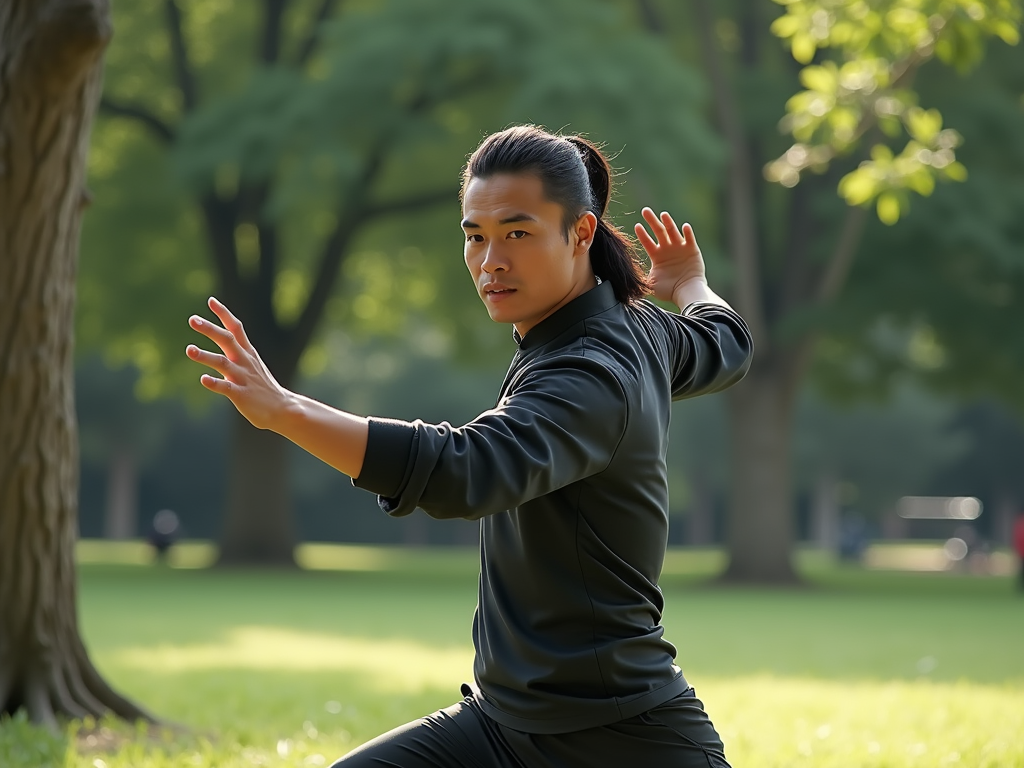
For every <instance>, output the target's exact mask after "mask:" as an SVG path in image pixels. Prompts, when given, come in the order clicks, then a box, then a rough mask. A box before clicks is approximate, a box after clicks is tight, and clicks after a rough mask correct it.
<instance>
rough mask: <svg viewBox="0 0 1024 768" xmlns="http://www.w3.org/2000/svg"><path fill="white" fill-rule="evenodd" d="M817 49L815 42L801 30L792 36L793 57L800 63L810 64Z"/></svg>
mask: <svg viewBox="0 0 1024 768" xmlns="http://www.w3.org/2000/svg"><path fill="white" fill-rule="evenodd" d="M817 50H818V45H817V43H815V41H814V38H813V37H811V36H810V35H808V34H807V33H805V32H801V33H799V34H796V35H794V36H793V58H794V59H796V60H797V61H799V62H800V63H801V64H810V63H811V59H813V58H814V53H815V51H817Z"/></svg>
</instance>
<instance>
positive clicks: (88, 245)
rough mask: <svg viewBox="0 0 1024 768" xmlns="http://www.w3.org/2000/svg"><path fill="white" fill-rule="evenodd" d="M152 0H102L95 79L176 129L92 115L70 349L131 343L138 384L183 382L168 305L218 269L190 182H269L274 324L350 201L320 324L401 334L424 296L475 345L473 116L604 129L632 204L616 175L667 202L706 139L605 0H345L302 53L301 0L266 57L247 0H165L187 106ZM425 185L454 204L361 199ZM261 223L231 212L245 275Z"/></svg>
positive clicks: (677, 88) (291, 306)
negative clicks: (182, 51) (399, 207)
mask: <svg viewBox="0 0 1024 768" xmlns="http://www.w3.org/2000/svg"><path fill="white" fill-rule="evenodd" d="M156 5H157V4H155V3H153V2H151V0H124V2H121V3H118V4H116V5H115V8H114V10H115V14H116V19H115V21H116V28H117V31H118V32H117V35H116V36H115V40H114V43H113V45H112V47H111V52H110V56H109V66H108V73H107V79H106V92H107V94H108V95H109V96H110V97H111V98H112V99H114V100H116V101H119V102H120V101H127V102H131V103H136V104H141V105H142V106H144V107H145V108H146V109H148V110H149V111H150V112H152V113H153V114H155V115H156V116H157V117H159V118H160V119H162V120H164V121H165V122H166V123H167V124H168V125H169V126H171V127H172V128H173V129H174V131H175V139H174V141H173V142H172V144H171V145H170V146H169V147H165V146H160V145H159V144H158V143H157V142H155V141H154V140H153V138H152V137H151V136H150V135H147V133H146V132H145V128H144V127H143V126H142V125H141V124H139V123H134V124H132V123H127V122H125V120H124V118H121V117H113V118H111V117H104V118H102V119H101V120H100V121H99V122H98V125H97V129H96V132H95V136H94V141H93V157H92V159H91V161H90V185H91V187H92V188H93V190H94V193H95V198H96V204H95V206H94V208H93V210H92V211H91V212H90V214H89V216H88V218H87V222H86V229H85V233H84V241H83V255H82V277H81V281H82V283H81V284H82V291H81V302H80V309H79V317H78V324H79V341H80V344H81V346H82V348H83V349H96V348H99V349H102V350H104V351H105V352H106V353H107V354H108V356H109V357H110V358H111V359H112V360H116V361H130V362H133V363H134V364H135V365H136V366H137V367H139V368H140V370H141V371H142V374H143V375H142V379H141V380H140V384H139V391H140V393H141V394H143V395H145V396H149V397H153V396H158V395H167V394H171V393H180V392H188V393H191V394H193V395H195V394H196V393H197V392H199V389H198V388H197V387H196V386H195V376H197V375H198V374H197V372H196V370H195V366H194V364H193V363H191V362H189V361H188V360H186V359H185V357H184V355H183V354H181V353H180V350H181V349H182V348H183V347H184V346H185V344H187V343H188V342H189V341H193V340H194V339H193V338H191V334H190V331H189V329H188V328H187V326H186V324H185V319H186V318H187V317H188V315H189V314H191V313H192V312H196V311H202V306H203V305H202V302H203V299H204V298H205V296H207V295H209V293H211V292H213V291H214V290H216V289H217V286H218V285H219V283H220V280H219V278H218V277H217V272H216V270H215V269H214V267H213V265H212V263H211V259H210V254H211V250H210V246H209V243H208V234H207V232H206V228H205V224H204V222H203V219H202V217H201V215H200V214H199V211H198V209H197V205H196V203H197V200H198V199H200V198H201V197H202V196H203V195H206V194H210V193H212V194H213V195H214V196H215V197H216V198H218V199H221V200H228V199H230V198H232V196H234V195H236V194H237V192H238V191H239V189H242V188H244V187H245V185H246V184H252V183H265V184H268V185H269V197H268V199H267V200H266V201H265V202H264V204H263V205H262V207H261V208H260V210H259V215H260V216H261V217H262V219H264V220H265V221H267V222H270V223H271V224H272V225H273V226H275V227H277V230H278V232H279V235H280V237H279V241H280V248H279V250H280V255H279V258H278V264H277V265H276V270H275V275H274V278H273V306H274V312H275V319H276V321H277V322H278V323H279V324H280V325H281V326H282V327H283V328H288V327H290V326H291V325H292V324H293V323H294V322H295V320H296V319H297V317H298V316H299V314H300V312H301V310H302V308H303V307H304V306H305V302H306V300H307V299H308V297H309V295H310V292H311V290H312V287H313V283H314V281H315V279H316V278H315V273H314V267H315V264H316V262H317V259H318V257H319V254H320V253H321V251H322V248H323V244H324V242H325V241H326V240H327V239H328V238H329V237H330V235H331V233H332V232H333V231H334V230H335V227H336V226H338V224H339V222H341V221H342V220H343V219H344V218H345V217H346V216H350V215H354V216H356V218H357V221H358V222H359V228H358V232H357V233H356V236H355V238H354V239H353V241H352V242H351V243H350V244H349V247H348V250H347V256H346V257H345V265H344V268H343V272H342V278H341V280H340V281H339V283H341V284H340V285H339V286H338V290H337V291H336V293H335V294H334V297H333V299H332V300H331V302H330V303H329V305H328V308H327V311H326V322H327V324H328V325H330V326H339V325H340V326H344V327H346V328H349V329H350V330H353V331H356V332H362V331H366V330H370V329H372V330H373V331H374V332H377V333H403V332H406V330H407V329H408V327H409V324H410V323H414V322H417V321H418V320H419V319H422V318H423V317H430V318H431V322H436V323H438V324H439V325H441V327H442V329H443V331H444V332H445V333H447V334H448V335H449V337H450V342H451V343H452V346H454V347H456V348H458V349H460V350H465V351H466V354H467V356H472V355H473V354H474V350H480V349H481V348H484V349H486V348H488V347H490V346H493V343H492V340H493V338H494V336H493V335H491V334H484V335H483V338H482V339H478V338H477V334H476V333H475V332H470V331H468V329H467V322H466V318H467V317H469V316H470V313H473V315H472V316H473V318H474V321H475V323H477V324H483V323H486V322H487V321H486V319H485V318H484V317H483V316H482V315H481V314H480V313H479V312H478V311H476V310H479V307H478V306H477V301H478V300H477V298H476V296H475V294H473V293H472V292H471V291H461V292H459V291H455V292H450V291H449V286H450V285H451V284H452V283H453V282H454V281H455V280H456V279H461V280H462V281H463V282H465V277H464V275H463V274H462V272H463V271H464V267H460V266H459V265H460V264H461V256H460V255H459V252H460V250H461V240H460V239H459V237H458V227H457V220H458V214H457V210H456V206H457V195H456V191H457V187H458V172H459V170H460V168H461V166H462V164H463V162H464V160H465V157H466V155H467V153H468V152H469V151H471V150H472V149H473V148H474V146H475V145H476V144H477V142H478V141H479V140H480V138H481V137H482V136H483V135H484V134H485V133H487V132H489V131H492V130H495V129H498V128H501V127H503V126H505V125H508V124H510V123H514V122H515V123H518V122H535V123H540V124H544V125H546V126H548V127H551V128H554V129H558V128H564V129H566V130H569V131H577V132H584V133H587V134H589V135H590V136H591V137H593V138H594V139H596V140H599V141H604V142H606V144H607V145H608V148H609V150H610V151H611V152H612V153H613V154H618V157H617V160H616V163H617V165H619V166H620V167H621V168H623V169H624V170H628V171H629V179H630V186H631V187H633V188H634V189H633V190H627V195H625V196H623V197H622V198H621V200H622V202H623V203H624V204H626V205H629V206H631V207H633V206H634V205H635V207H639V204H640V203H635V198H634V197H632V196H629V193H630V192H631V191H632V192H633V193H636V192H642V193H643V199H642V204H648V203H654V204H656V205H664V206H665V207H668V206H669V205H670V204H671V203H672V202H673V201H676V200H680V199H682V198H683V197H684V196H685V195H686V194H688V192H689V191H690V190H692V188H693V186H694V180H695V179H696V178H697V177H699V176H701V175H706V174H708V173H709V171H710V170H711V169H713V168H714V167H715V164H716V163H717V161H718V159H719V158H720V156H721V152H720V149H719V146H718V142H717V140H716V138H715V137H714V136H713V135H712V133H711V132H710V131H709V130H708V128H707V125H706V123H705V122H704V119H703V117H702V115H701V100H702V98H703V96H702V92H701V87H700V81H699V79H698V77H697V76H696V75H695V74H694V73H693V71H692V70H690V69H689V68H688V67H686V66H685V65H683V64H681V63H679V62H678V61H677V60H675V59H674V58H673V57H672V56H671V54H670V53H669V51H668V50H667V49H666V47H665V46H664V45H662V44H661V43H660V42H659V41H657V40H654V39H652V38H650V37H649V36H646V35H645V34H644V33H643V32H642V31H641V30H640V29H638V28H637V27H636V26H635V25H634V24H633V23H632V22H631V21H630V20H629V19H628V18H627V17H626V16H624V15H623V14H621V13H620V11H619V9H618V8H617V7H616V5H615V4H613V3H610V2H598V3H591V2H586V3H584V2H582V0H552V1H543V2H542V0H523V2H517V3H506V2H499V1H498V0H487V1H486V2H479V1H478V0H457V1H448V2H441V0H431V2H419V1H418V0H417V1H414V0H387V2H380V3H369V2H366V3H345V4H342V5H341V6H340V12H339V15H338V16H337V17H336V18H333V19H331V20H330V21H329V22H328V23H327V24H326V25H325V26H324V27H323V29H322V30H321V43H320V47H319V53H318V55H316V56H314V57H313V58H312V59H311V60H310V61H309V63H308V64H306V65H301V66H300V65H297V64H295V63H294V56H292V53H293V52H294V50H295V48H296V46H297V44H298V43H297V40H298V39H299V38H300V37H301V32H302V27H303V25H304V24H306V23H307V22H308V21H309V17H310V14H311V12H312V5H313V4H311V3H297V4H295V6H294V8H293V9H292V10H293V12H290V13H289V14H288V15H287V16H286V19H287V21H286V26H287V29H286V30H285V34H284V44H285V49H286V54H287V55H285V56H283V57H282V58H281V60H280V61H278V62H277V63H275V64H273V65H269V66H268V65H261V64H259V63H258V62H257V61H256V60H255V57H254V56H252V54H251V51H252V49H253V48H254V47H255V44H254V39H255V38H256V37H257V34H258V31H259V30H258V25H259V22H260V20H259V19H258V18H257V17H258V14H257V13H256V12H255V7H250V6H238V7H235V6H231V5H228V4H223V3H219V2H214V1H213V0H192V2H184V1H183V2H181V3H180V4H179V5H180V7H181V8H182V10H183V14H184V19H185V27H184V31H185V42H186V47H187V49H188V50H189V52H190V54H191V57H192V61H193V64H194V67H193V68H194V70H195V72H196V79H197V82H198V86H197V93H198V98H199V103H198V106H197V107H196V108H195V109H194V110H186V109H185V108H184V103H183V97H182V95H181V89H180V87H179V85H178V84H177V83H176V82H174V78H173V77H172V74H173V72H174V66H173V61H172V59H171V56H170V52H171V49H170V45H169V42H168V34H167V31H166V29H165V25H164V19H165V15H164V14H163V12H162V11H160V10H159V9H158V8H156V7H155V6H156ZM442 194H449V195H450V199H451V201H452V202H451V204H450V205H444V206H438V207H436V208H434V209H432V211H431V212H429V213H425V214H424V213H417V214H415V215H413V214H412V213H410V212H406V211H404V210H403V211H399V212H398V213H396V214H394V215H384V216H383V217H374V216H373V215H371V214H372V213H373V211H376V210H379V209H385V210H386V209H387V208H388V206H390V205H392V204H394V203H395V202H396V201H403V200H408V199H410V198H415V197H417V196H423V195H427V196H430V195H433V196H435V197H437V196H440V195H442ZM657 200H661V201H664V202H662V203H658V202H656V201H657ZM257 235H258V233H257V230H256V227H255V226H254V225H253V224H252V223H250V222H247V221H243V222H242V223H241V224H240V225H239V226H238V228H237V229H236V231H235V237H234V247H235V249H236V251H237V259H238V266H239V272H240V273H241V274H242V275H243V277H245V276H247V275H251V274H252V272H253V269H254V268H255V266H256V265H257V264H258V259H259V255H258V247H257V246H256V245H255V241H256V238H257ZM126 262H127V263H128V266H127V268H126ZM442 297H444V298H445V299H447V301H442ZM439 318H440V319H439ZM243 319H244V318H243ZM307 355H308V357H307V358H305V359H304V360H303V370H304V371H305V372H306V373H307V374H311V373H315V372H316V371H317V370H318V369H319V367H322V365H323V359H324V355H325V350H324V347H323V345H322V343H321V341H320V340H319V339H318V340H317V341H315V342H314V344H313V346H312V347H311V348H310V349H309V350H308V351H307Z"/></svg>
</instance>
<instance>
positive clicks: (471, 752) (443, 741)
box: [332, 697, 524, 768]
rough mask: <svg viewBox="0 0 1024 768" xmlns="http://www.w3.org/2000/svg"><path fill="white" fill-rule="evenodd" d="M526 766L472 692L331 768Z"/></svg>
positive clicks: (343, 759) (348, 756) (486, 767)
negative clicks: (478, 704) (481, 709)
mask: <svg viewBox="0 0 1024 768" xmlns="http://www.w3.org/2000/svg"><path fill="white" fill-rule="evenodd" d="M385 766H386V768H524V766H523V764H522V763H520V762H519V761H518V760H517V759H516V758H515V757H514V756H513V755H512V753H511V751H510V750H509V748H508V745H507V744H506V743H505V741H504V739H503V738H502V736H501V734H499V733H498V732H497V729H496V728H495V727H494V724H493V723H491V722H489V721H488V720H487V717H486V715H484V714H483V713H482V712H480V710H479V708H478V707H476V706H475V704H474V703H473V701H472V698H471V697H467V698H465V699H463V700H462V701H460V702H459V703H457V704H453V705H452V706H450V707H447V708H445V709H441V710H438V711H437V712H435V713H434V714H432V715H427V716H426V717H422V718H420V719H419V720H414V721H413V722H411V723H406V724H405V725H402V726H399V727H398V728H395V729H394V730H393V731H389V732H388V733H385V734H384V735H382V736H378V737H377V738H376V739H374V740H373V741H369V742H367V743H366V744H363V745H362V746H361V747H358V748H357V749H355V750H353V751H352V752H349V753H348V754H347V755H345V757H343V758H341V760H339V761H338V762H336V763H334V765H333V766H332V768H385Z"/></svg>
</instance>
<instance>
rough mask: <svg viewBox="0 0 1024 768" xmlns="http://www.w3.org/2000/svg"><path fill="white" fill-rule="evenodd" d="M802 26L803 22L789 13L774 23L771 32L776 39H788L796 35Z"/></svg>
mask: <svg viewBox="0 0 1024 768" xmlns="http://www.w3.org/2000/svg"><path fill="white" fill-rule="evenodd" d="M801 26H802V21H801V20H800V18H799V17H797V16H793V15H792V14H789V13H787V14H786V15H785V16H779V18H777V19H776V20H775V21H773V22H772V26H771V31H772V34H773V35H775V36H776V37H781V38H787V37H792V36H793V35H795V34H796V33H797V32H798V31H799V30H800V27H801Z"/></svg>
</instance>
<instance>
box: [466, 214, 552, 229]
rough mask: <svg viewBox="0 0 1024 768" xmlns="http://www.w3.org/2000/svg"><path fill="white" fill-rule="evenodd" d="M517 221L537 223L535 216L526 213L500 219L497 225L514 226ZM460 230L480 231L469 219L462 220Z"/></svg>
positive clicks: (477, 225) (478, 226)
mask: <svg viewBox="0 0 1024 768" xmlns="http://www.w3.org/2000/svg"><path fill="white" fill-rule="evenodd" d="M517 221H537V217H536V216H531V215H530V214H528V213H514V214H512V215H511V216H508V217H506V218H504V219H502V220H501V221H499V222H498V224H515V223H516V222H517ZM462 228H463V229H480V225H479V224H477V223H475V222H472V221H470V220H469V219H463V220H462Z"/></svg>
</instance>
